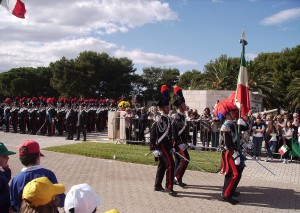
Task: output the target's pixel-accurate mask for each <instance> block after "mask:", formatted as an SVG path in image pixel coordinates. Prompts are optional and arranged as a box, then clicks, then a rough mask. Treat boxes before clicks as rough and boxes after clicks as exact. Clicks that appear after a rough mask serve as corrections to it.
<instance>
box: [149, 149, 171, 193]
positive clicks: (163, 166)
mask: <svg viewBox="0 0 300 213" xmlns="http://www.w3.org/2000/svg"><path fill="white" fill-rule="evenodd" d="M161 152H162V153H161V156H160V157H159V163H158V167H157V171H156V178H155V185H154V187H155V188H159V187H162V181H163V179H164V175H165V173H166V188H168V189H170V190H173V183H174V161H173V157H172V154H171V153H170V149H168V148H166V147H165V145H164V144H162V146H161Z"/></svg>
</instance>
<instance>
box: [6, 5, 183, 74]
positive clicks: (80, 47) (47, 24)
mask: <svg viewBox="0 0 300 213" xmlns="http://www.w3.org/2000/svg"><path fill="white" fill-rule="evenodd" d="M24 3H25V5H26V10H27V13H26V14H25V19H19V18H16V17H14V16H13V15H12V14H10V13H9V12H8V11H6V10H5V9H4V8H3V7H0V13H1V19H0V30H1V36H0V69H1V70H2V71H3V70H8V69H10V68H14V67H25V66H31V67H37V66H48V64H49V62H52V61H55V60H57V59H59V58H61V57H62V56H65V57H67V58H74V57H76V56H78V54H79V53H80V52H82V51H85V50H91V51H96V52H107V53H108V54H109V55H111V56H114V55H113V54H114V53H118V48H120V47H119V46H118V45H116V44H114V43H112V42H106V41H104V40H103V39H101V36H102V35H105V34H106V35H109V34H119V33H124V32H127V31H130V30H132V29H134V28H138V27H142V26H143V25H147V24H152V23H157V22H162V21H176V20H178V17H177V14H176V13H175V12H174V11H172V10H171V8H170V6H169V4H168V3H165V2H163V1H160V0H126V1H124V0H90V1H82V0H63V1H41V0H27V1H26V0H24ZM5 32H6V33H5ZM8 40H9V42H8ZM121 45H122V44H121ZM126 48H133V47H126ZM121 52H123V53H124V54H126V50H125V49H124V48H123V49H122V50H121ZM139 52H140V54H137V55H135V54H132V52H131V51H129V53H128V54H126V55H127V56H128V57H129V56H132V57H130V59H131V60H133V61H134V62H135V63H140V62H142V61H143V60H142V58H141V56H145V57H146V56H147V57H148V58H149V53H143V52H142V51H139ZM151 55H152V60H149V59H147V58H146V59H144V61H146V62H147V63H148V62H150V61H152V63H155V64H159V63H162V62H161V60H162V59H161V58H164V61H165V62H164V63H167V62H166V61H167V60H166V59H167V58H169V62H168V63H170V64H172V63H173V62H176V56H163V55H158V56H156V55H157V54H154V53H152V54H151ZM135 56H137V57H138V58H137V59H135V58H133V57H135ZM177 59H180V58H179V57H177ZM156 60H157V61H156ZM180 61H184V60H183V59H180ZM177 63H178V62H177ZM186 63H188V60H187V62H186Z"/></svg>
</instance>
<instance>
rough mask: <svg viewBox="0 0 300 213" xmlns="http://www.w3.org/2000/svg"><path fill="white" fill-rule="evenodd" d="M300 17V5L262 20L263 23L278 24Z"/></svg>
mask: <svg viewBox="0 0 300 213" xmlns="http://www.w3.org/2000/svg"><path fill="white" fill-rule="evenodd" d="M298 17H300V7H298V8H293V9H288V10H283V11H280V12H278V13H276V14H274V15H272V16H269V17H267V18H265V19H263V20H262V21H261V24H262V25H277V24H281V23H283V22H286V21H289V20H292V19H296V18H298Z"/></svg>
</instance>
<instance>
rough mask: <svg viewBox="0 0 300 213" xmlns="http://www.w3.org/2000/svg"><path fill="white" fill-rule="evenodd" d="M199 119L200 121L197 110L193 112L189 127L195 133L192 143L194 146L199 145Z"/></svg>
mask: <svg viewBox="0 0 300 213" xmlns="http://www.w3.org/2000/svg"><path fill="white" fill-rule="evenodd" d="M199 119H200V115H199V114H198V110H197V109H194V110H192V112H191V114H190V118H189V125H190V128H191V130H192V132H193V137H192V141H193V145H194V146H196V145H197V134H198V131H199V129H200V121H199Z"/></svg>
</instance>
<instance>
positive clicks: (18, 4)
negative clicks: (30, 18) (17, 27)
mask: <svg viewBox="0 0 300 213" xmlns="http://www.w3.org/2000/svg"><path fill="white" fill-rule="evenodd" d="M0 5H2V6H3V7H5V8H6V9H7V10H8V11H9V12H10V13H12V14H13V15H15V16H17V17H18V18H25V13H26V9H25V4H24V3H23V2H22V1H21V0H0Z"/></svg>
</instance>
